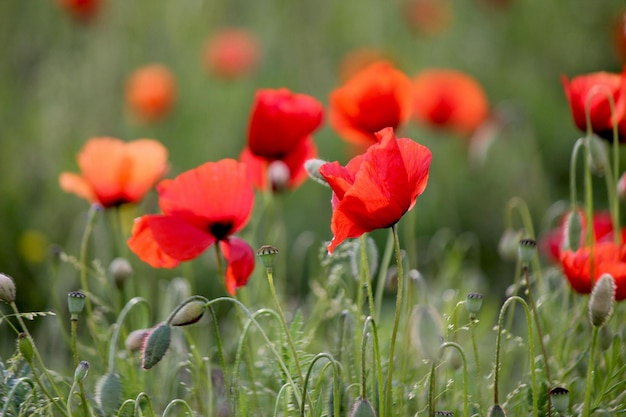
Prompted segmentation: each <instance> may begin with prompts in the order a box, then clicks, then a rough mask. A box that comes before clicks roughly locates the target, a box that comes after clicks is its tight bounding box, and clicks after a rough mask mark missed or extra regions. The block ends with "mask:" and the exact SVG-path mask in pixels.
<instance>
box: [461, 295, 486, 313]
mask: <svg viewBox="0 0 626 417" xmlns="http://www.w3.org/2000/svg"><path fill="white" fill-rule="evenodd" d="M482 306H483V295H482V294H480V293H477V292H470V293H468V294H467V297H465V308H466V309H467V312H468V313H469V314H470V316H475V315H476V314H478V312H479V311H480V308H481V307H482Z"/></svg>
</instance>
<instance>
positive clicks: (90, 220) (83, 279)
mask: <svg viewBox="0 0 626 417" xmlns="http://www.w3.org/2000/svg"><path fill="white" fill-rule="evenodd" d="M100 210H102V208H101V207H100V206H99V205H98V204H92V205H91V206H90V207H89V212H88V213H87V224H86V225H85V231H84V232H83V237H82V239H81V241H80V286H81V287H82V289H83V291H84V292H85V294H87V295H88V297H87V300H86V303H85V307H86V308H87V316H88V317H89V319H90V320H91V319H92V309H91V301H90V299H89V298H90V297H89V283H88V282H87V247H88V246H89V237H90V236H91V232H92V231H93V227H94V225H95V223H96V214H97V213H98V212H99V211H100Z"/></svg>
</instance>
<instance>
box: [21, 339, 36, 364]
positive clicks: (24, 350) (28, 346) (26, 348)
mask: <svg viewBox="0 0 626 417" xmlns="http://www.w3.org/2000/svg"><path fill="white" fill-rule="evenodd" d="M17 350H19V351H20V354H21V355H22V356H23V357H24V359H26V362H28V363H31V362H32V361H33V342H32V340H30V337H28V335H27V334H26V333H20V334H18V335H17Z"/></svg>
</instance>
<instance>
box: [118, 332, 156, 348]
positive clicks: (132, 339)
mask: <svg viewBox="0 0 626 417" xmlns="http://www.w3.org/2000/svg"><path fill="white" fill-rule="evenodd" d="M148 334H150V329H138V330H133V331H132V332H130V333H129V334H128V336H127V337H126V340H125V341H124V346H125V347H126V350H130V351H133V350H139V349H141V347H142V346H143V343H144V341H145V340H146V337H147V336H148Z"/></svg>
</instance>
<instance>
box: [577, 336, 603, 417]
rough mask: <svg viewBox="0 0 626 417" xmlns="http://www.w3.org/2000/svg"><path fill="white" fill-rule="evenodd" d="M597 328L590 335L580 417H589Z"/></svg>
mask: <svg viewBox="0 0 626 417" xmlns="http://www.w3.org/2000/svg"><path fill="white" fill-rule="evenodd" d="M599 329H600V328H599V327H598V326H593V333H592V335H591V349H590V351H589V364H588V365H587V382H586V384H585V402H584V403H583V412H582V414H581V416H582V417H589V408H590V405H591V386H592V385H593V383H592V380H593V357H594V356H595V354H596V346H597V345H598V332H599Z"/></svg>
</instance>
